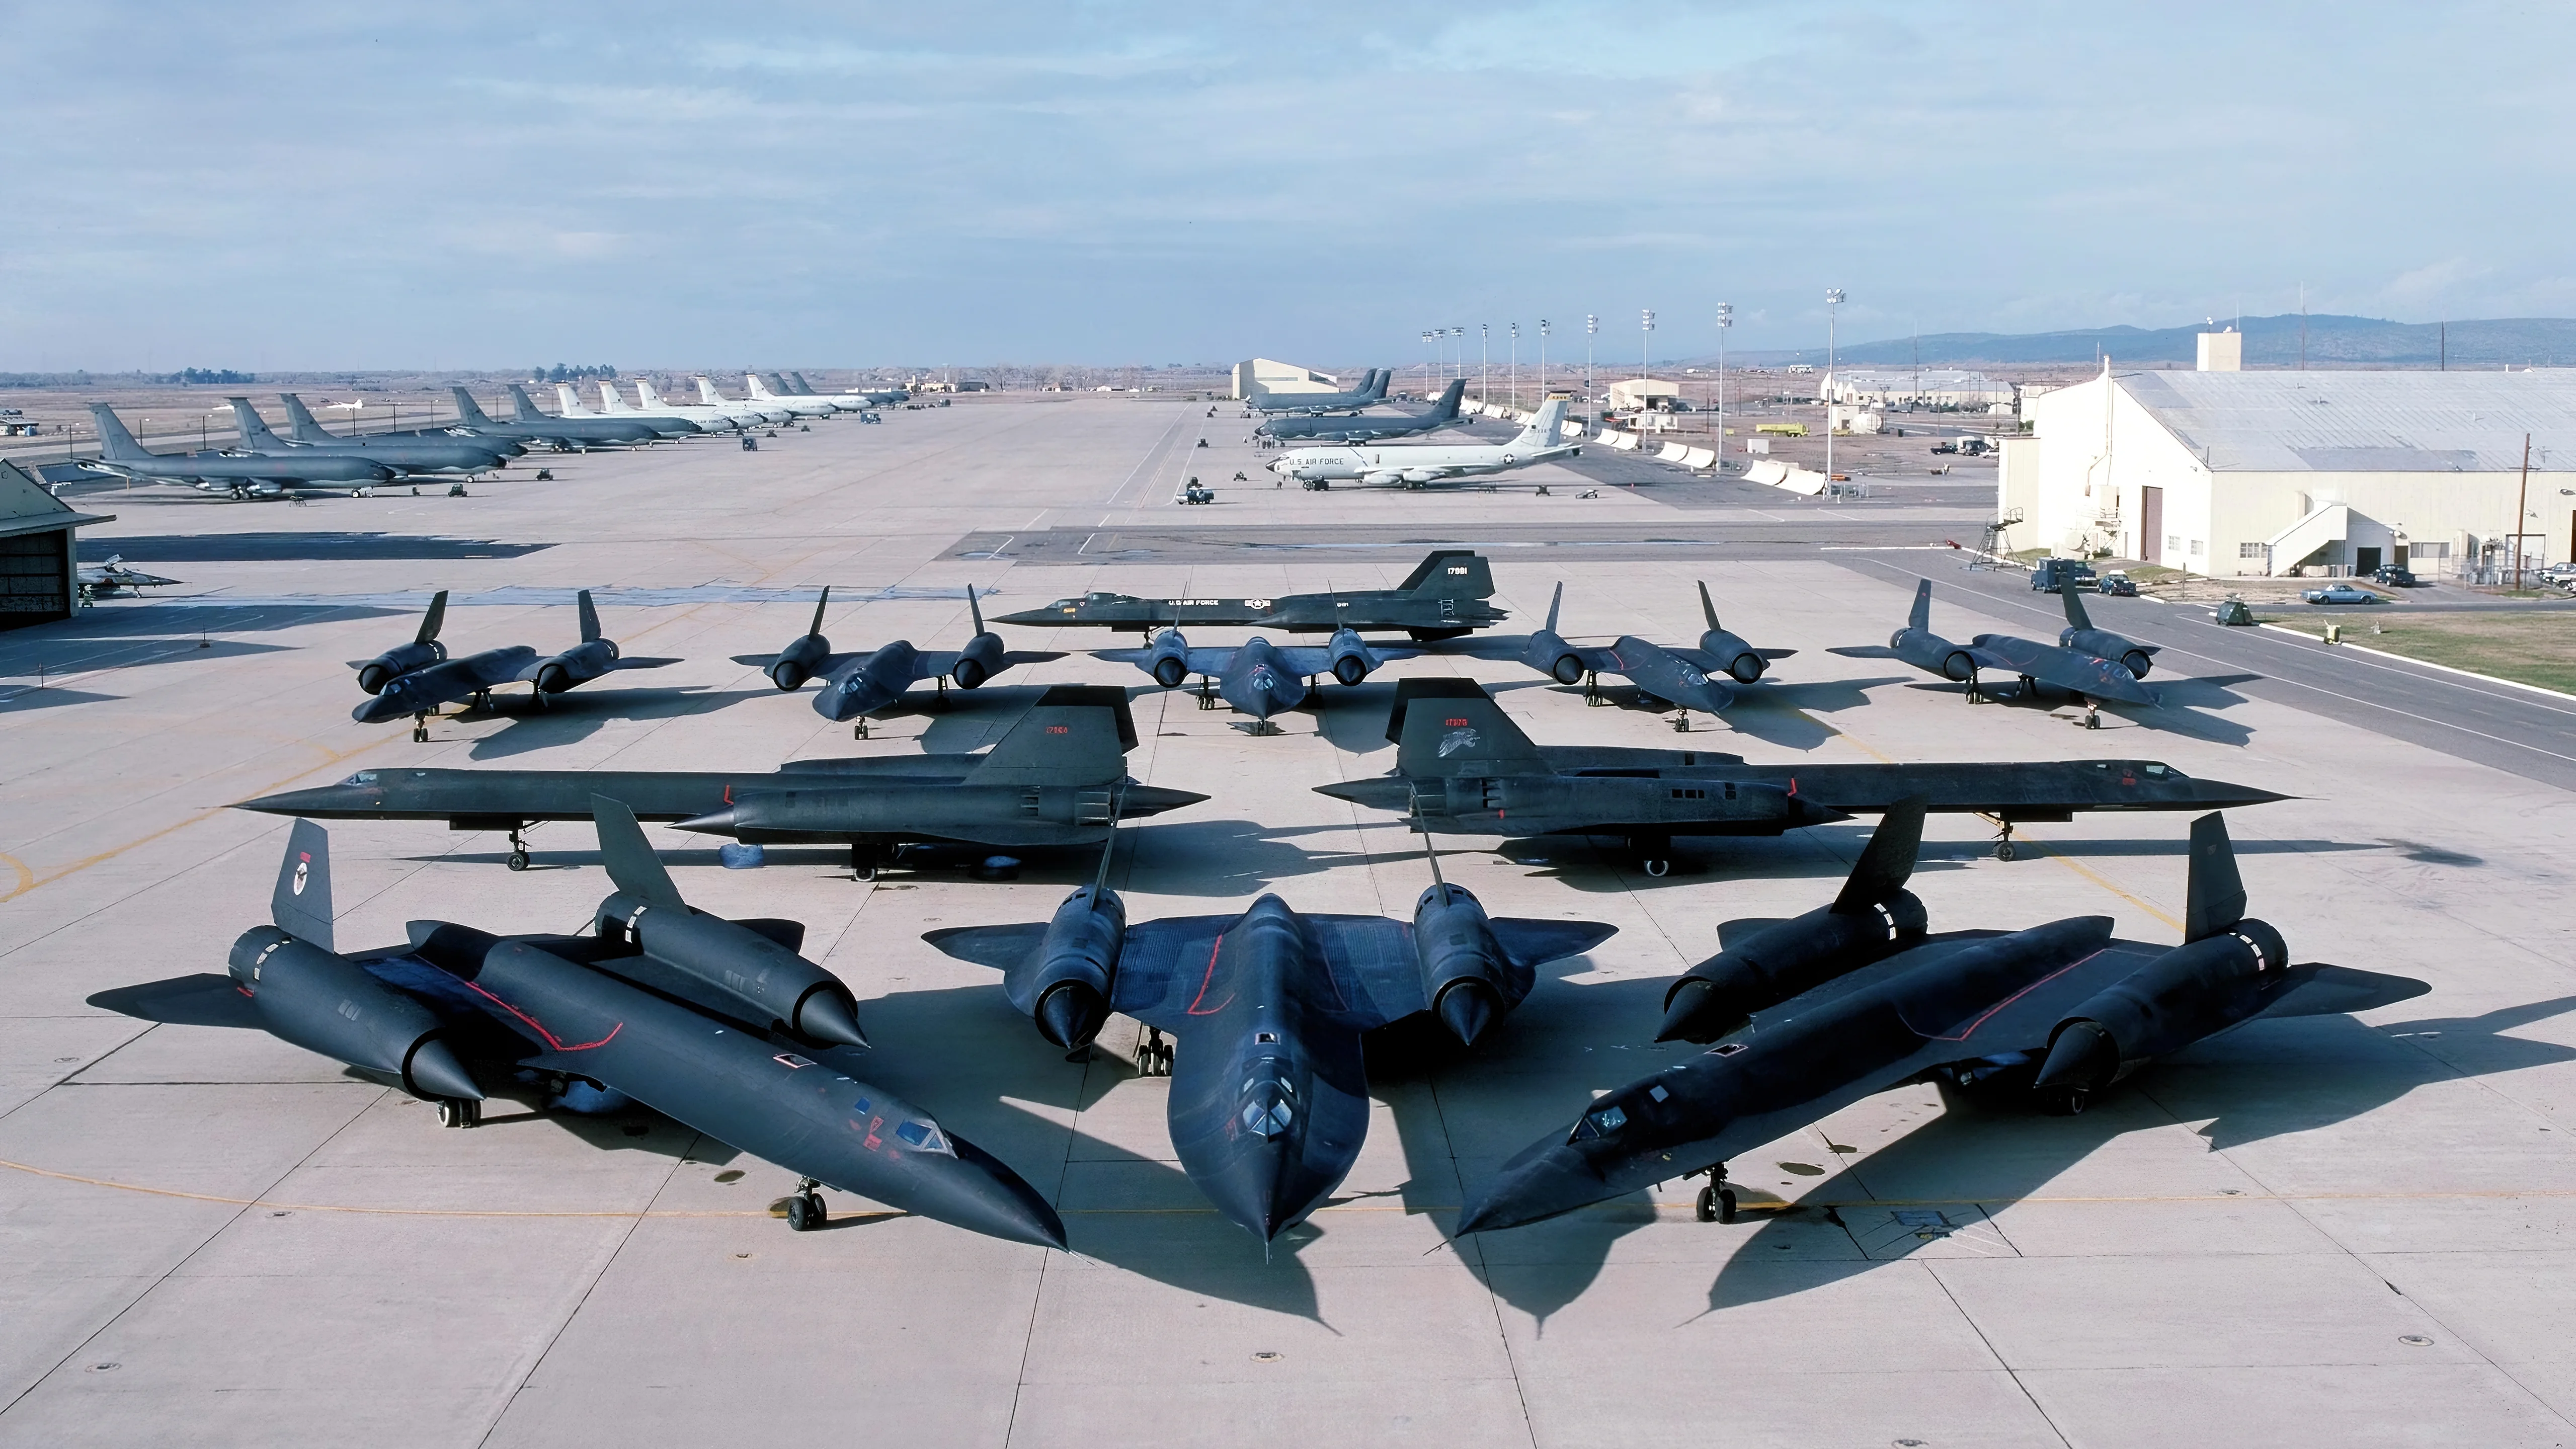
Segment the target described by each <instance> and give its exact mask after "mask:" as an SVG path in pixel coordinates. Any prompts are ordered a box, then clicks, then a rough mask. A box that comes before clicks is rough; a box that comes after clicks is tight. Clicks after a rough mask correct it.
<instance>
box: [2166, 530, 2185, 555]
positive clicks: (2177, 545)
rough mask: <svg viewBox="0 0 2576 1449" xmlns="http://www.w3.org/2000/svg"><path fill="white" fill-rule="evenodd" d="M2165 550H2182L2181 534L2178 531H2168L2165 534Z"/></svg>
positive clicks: (2169, 551)
mask: <svg viewBox="0 0 2576 1449" xmlns="http://www.w3.org/2000/svg"><path fill="white" fill-rule="evenodd" d="M2165 552H2167V553H2180V552H2182V535H2181V534H2179V533H2168V534H2166V535H2165Z"/></svg>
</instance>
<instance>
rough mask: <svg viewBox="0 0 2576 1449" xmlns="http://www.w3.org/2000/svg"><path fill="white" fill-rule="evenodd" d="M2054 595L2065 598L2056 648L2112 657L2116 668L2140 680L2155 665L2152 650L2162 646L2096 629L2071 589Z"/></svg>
mask: <svg viewBox="0 0 2576 1449" xmlns="http://www.w3.org/2000/svg"><path fill="white" fill-rule="evenodd" d="M2057 596H2058V597H2059V598H2061V599H2064V600H2065V601H2066V627H2065V628H2063V629H2061V630H2059V631H2058V633H2057V647H2058V648H2060V649H2072V650H2074V651H2075V652H2076V653H2078V654H2090V655H2092V656H2093V657H2094V658H2096V659H2116V660H2118V661H2119V662H2120V667H2121V668H2123V669H2126V670H2127V671H2129V673H2131V674H2132V675H2135V676H2136V677H2138V678H2140V679H2144V678H2146V677H2147V671H2148V670H2149V669H2151V668H2153V667H2154V666H2155V656H2156V651H2157V650H2159V649H2162V648H2164V647H2165V646H2163V645H2162V644H2141V643H2139V642H2138V641H2137V640H2135V639H2132V638H2130V637H2129V636H2127V635H2125V634H2115V633H2113V632H2111V631H2110V630H2108V629H2096V628H2094V627H2093V618H2092V616H2091V615H2089V614H2087V613H2085V612H2084V600H2083V599H2081V598H2079V597H2077V595H2076V593H2075V590H2074V589H2072V588H2063V589H2059V590H2058V591H2057Z"/></svg>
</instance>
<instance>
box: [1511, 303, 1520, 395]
mask: <svg viewBox="0 0 2576 1449" xmlns="http://www.w3.org/2000/svg"><path fill="white" fill-rule="evenodd" d="M1520 406H1521V324H1519V323H1518V322H1515V323H1513V324H1512V410H1513V411H1514V412H1518V411H1520Z"/></svg>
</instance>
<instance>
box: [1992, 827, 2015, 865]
mask: <svg viewBox="0 0 2576 1449" xmlns="http://www.w3.org/2000/svg"><path fill="white" fill-rule="evenodd" d="M2012 835H2013V828H2012V822H2011V821H2009V820H1998V821H1996V822H1995V859H1997V860H2010V859H2012V858H2013V857H2014V856H2015V855H2017V854H2019V852H2018V851H2015V850H2014V849H2013V843H2012Z"/></svg>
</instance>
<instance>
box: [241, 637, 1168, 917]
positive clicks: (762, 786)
mask: <svg viewBox="0 0 2576 1449" xmlns="http://www.w3.org/2000/svg"><path fill="white" fill-rule="evenodd" d="M1135 747H1136V726H1135V722H1134V720H1133V719H1132V718H1131V717H1130V715H1129V713H1128V708H1127V693H1126V691H1125V690H1122V689H1117V688H1114V687H1110V686H1106V685H1083V684H1060V685H1057V686H1055V687H1053V688H1051V689H1049V690H1048V691H1047V692H1046V693H1045V694H1044V695H1043V696H1041V697H1040V698H1039V700H1038V702H1037V704H1036V706H1035V707H1033V708H1032V709H1030V711H1029V712H1028V713H1027V714H1026V715H1024V716H1022V717H1021V719H1020V721H1019V722H1018V723H1017V724H1014V725H1012V726H1011V728H1010V731H1009V732H1008V733H1006V734H1004V735H1003V736H1002V738H1001V740H1000V742H999V743H997V744H995V745H994V746H993V747H992V748H991V749H989V750H986V751H984V752H982V753H980V754H938V755H930V754H925V755H913V756H880V757H876V758H869V759H843V760H791V761H789V762H788V763H787V764H785V765H782V766H780V767H778V768H777V769H775V770H757V769H753V770H439V769H418V770H412V769H374V770H361V771H359V772H358V773H356V774H354V775H351V776H350V777H349V778H348V779H346V780H343V781H341V782H340V783H339V784H336V785H322V786H317V787H315V788H312V789H306V790H289V791H286V792H285V793H283V794H277V795H263V796H261V797H259V798H258V799H255V800H244V801H242V802H241V803H240V804H239V805H238V806H236V807H234V808H236V809H240V810H257V811H261V812H264V813H266V814H270V815H295V816H303V817H306V818H309V819H316V820H443V821H445V822H446V823H447V827H448V828H449V829H450V830H502V831H507V832H509V837H510V859H509V864H510V869H512V870H525V869H526V868H527V866H528V845H527V841H526V839H525V838H524V836H523V834H522V832H524V831H525V830H526V829H527V828H528V827H529V826H530V825H533V824H536V823H537V822H539V821H544V820H587V819H589V818H590V801H591V797H592V796H593V795H608V796H612V797H614V798H616V799H618V800H621V801H624V802H626V803H627V804H628V805H629V806H630V807H631V808H632V809H633V810H634V812H635V814H636V815H637V816H638V817H640V818H642V819H646V820H660V821H668V822H675V823H677V824H678V826H679V828H680V829H682V830H687V831H693V832H695V833H698V834H701V835H721V836H730V837H732V838H733V839H736V840H742V841H749V842H752V843H755V844H763V845H781V844H832V845H847V846H848V847H849V848H850V866H851V870H852V872H853V874H855V875H856V876H857V878H858V879H860V880H873V879H875V878H876V875H877V872H878V871H879V870H880V869H881V868H882V867H884V866H885V865H887V864H891V863H895V862H899V861H900V860H901V859H902V857H903V854H904V851H905V848H906V847H907V846H911V845H917V844H965V845H979V846H995V847H1005V848H1024V847H1028V846H1060V845H1091V844H1096V843H1098V842H1100V841H1103V840H1106V839H1108V838H1109V831H1110V828H1111V825H1112V823H1113V822H1112V819H1111V807H1112V805H1113V804H1114V805H1115V806H1116V813H1117V817H1118V818H1119V819H1139V820H1140V819H1143V818H1145V817H1147V816H1151V815H1159V814H1161V813H1163V812H1164V811H1166V810H1177V809H1179V808H1180V807H1182V806H1184V805H1195V804H1197V803H1199V802H1200V801H1202V800H1205V799H1206V798H1207V797H1206V796H1205V795H1200V794H1195V793H1193V792H1191V791H1188V790H1168V789H1164V788H1162V787H1160V786H1155V785H1140V784H1137V783H1135V782H1134V781H1133V780H1132V779H1130V778H1129V777H1128V775H1127V761H1126V752H1127V751H1129V750H1132V749H1134V748H1135Z"/></svg>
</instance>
